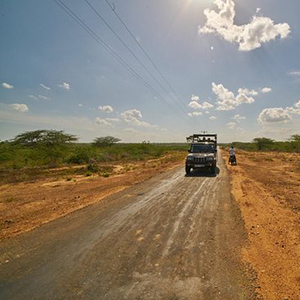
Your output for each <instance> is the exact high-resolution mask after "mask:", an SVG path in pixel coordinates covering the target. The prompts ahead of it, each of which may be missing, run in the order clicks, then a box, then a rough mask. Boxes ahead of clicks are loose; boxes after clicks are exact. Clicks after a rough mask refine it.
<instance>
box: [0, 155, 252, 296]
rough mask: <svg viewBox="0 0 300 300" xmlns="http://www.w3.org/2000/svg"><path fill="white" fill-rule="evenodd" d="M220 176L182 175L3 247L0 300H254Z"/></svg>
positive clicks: (234, 211)
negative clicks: (241, 259)
mask: <svg viewBox="0 0 300 300" xmlns="http://www.w3.org/2000/svg"><path fill="white" fill-rule="evenodd" d="M243 226H244V225H243V222H242V221H241V217H240V212H239V209H238V207H237V206H236V203H235V202H234V200H233V199H232V198H231V195H230V184H229V179H228V175H227V173H226V170H225V166H224V162H223V161H222V159H221V158H219V162H218V172H217V174H216V175H215V176H214V175H211V174H209V173H208V172H207V173H206V172H197V173H192V174H191V175H190V176H188V177H187V176H185V173H184V168H183V166H182V167H179V168H176V169H174V170H171V171H167V172H165V173H162V174H159V175H158V176H155V177H153V178H152V179H150V180H148V181H146V182H144V183H141V184H138V185H135V186H133V187H131V188H129V189H127V190H125V191H123V192H121V193H118V194H115V195H113V196H110V197H108V198H106V199H104V200H102V201H100V202H99V203H97V204H94V205H91V206H89V207H86V208H84V209H82V210H79V211H77V212H75V213H72V214H70V215H68V216H66V217H64V218H61V219H58V220H56V221H53V222H51V223H48V224H45V225H43V226H41V227H39V228H37V229H35V230H33V231H31V232H28V233H25V234H23V235H21V236H18V237H16V238H12V239H9V240H6V241H4V242H2V243H0V299H3V300H4V299H9V300H12V299H30V300H32V299H109V300H110V299H116V300H119V299H170V300H171V299H172V300H175V299H191V300H193V299H205V300H206V299H222V300H223V299H230V300H233V299H247V300H249V299H255V294H254V288H253V287H252V285H251V280H250V278H249V275H246V274H247V273H246V272H245V266H244V265H243V264H242V263H241V262H240V258H239V257H240V256H239V255H240V248H241V247H243V246H245V243H246V242H247V235H246V232H245V230H244V227H243Z"/></svg>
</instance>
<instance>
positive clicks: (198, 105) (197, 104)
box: [189, 101, 202, 109]
mask: <svg viewBox="0 0 300 300" xmlns="http://www.w3.org/2000/svg"><path fill="white" fill-rule="evenodd" d="M189 107H191V108H193V109H201V108H202V106H201V104H199V103H198V102H196V101H191V102H190V103H189Z"/></svg>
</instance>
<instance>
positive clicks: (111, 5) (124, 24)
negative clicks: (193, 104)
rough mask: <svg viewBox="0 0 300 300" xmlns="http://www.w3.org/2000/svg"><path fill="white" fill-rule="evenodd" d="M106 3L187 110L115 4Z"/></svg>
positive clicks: (106, 0)
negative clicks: (117, 10)
mask: <svg viewBox="0 0 300 300" xmlns="http://www.w3.org/2000/svg"><path fill="white" fill-rule="evenodd" d="M105 2H106V3H107V5H108V6H109V7H110V8H111V10H112V11H113V13H114V14H115V16H116V17H117V18H118V19H119V21H120V22H121V23H122V24H123V26H124V27H125V29H126V30H127V32H128V33H129V34H130V36H131V37H132V38H133V40H134V42H135V43H136V44H137V45H138V47H139V48H140V49H141V50H142V52H143V53H144V54H145V55H146V57H147V58H148V60H149V61H150V62H151V64H152V65H153V67H154V68H155V69H156V71H157V72H158V73H159V75H160V76H161V77H162V79H163V80H164V81H165V82H166V84H167V85H168V87H169V88H170V89H171V91H172V92H173V94H174V95H175V96H176V98H177V99H178V100H179V101H180V102H181V104H182V105H183V107H184V108H185V109H186V107H185V104H184V102H183V101H182V100H181V99H180V97H179V96H178V95H177V93H176V91H175V90H174V88H173V87H172V85H171V84H170V82H169V81H168V79H167V78H166V77H165V76H164V74H163V73H162V72H161V71H160V69H159V68H158V66H157V65H156V63H155V62H154V61H153V59H151V57H150V55H149V54H148V53H147V51H146V50H145V48H144V47H143V46H142V45H141V44H140V43H139V42H138V41H137V40H136V38H135V36H134V34H133V33H132V32H131V30H130V29H129V28H128V26H127V25H126V23H125V22H124V21H123V20H122V18H121V17H120V16H119V14H118V13H117V12H116V8H115V6H114V5H113V4H110V3H109V1H108V0H105Z"/></svg>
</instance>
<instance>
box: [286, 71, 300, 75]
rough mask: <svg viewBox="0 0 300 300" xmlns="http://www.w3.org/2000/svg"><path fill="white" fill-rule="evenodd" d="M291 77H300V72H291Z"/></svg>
mask: <svg viewBox="0 0 300 300" xmlns="http://www.w3.org/2000/svg"><path fill="white" fill-rule="evenodd" d="M289 75H291V76H300V71H291V72H289Z"/></svg>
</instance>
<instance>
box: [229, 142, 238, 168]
mask: <svg viewBox="0 0 300 300" xmlns="http://www.w3.org/2000/svg"><path fill="white" fill-rule="evenodd" d="M228 163H235V164H236V157H235V149H234V147H233V146H231V147H230V149H229V160H228Z"/></svg>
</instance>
